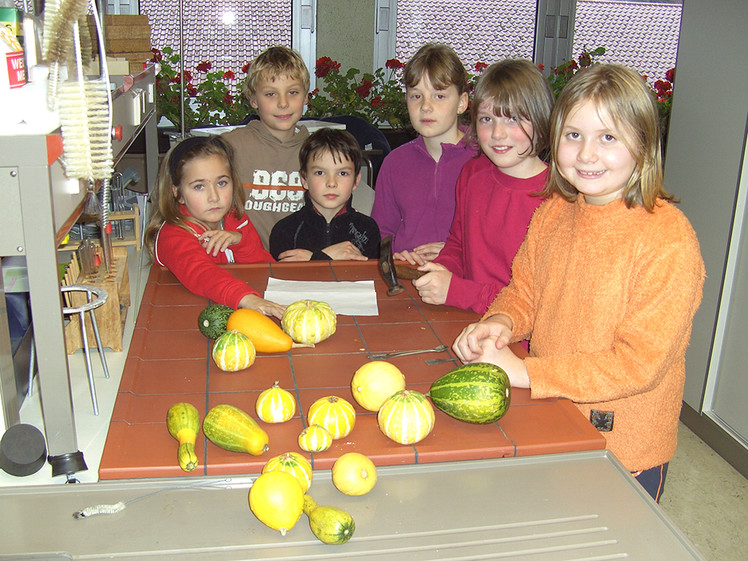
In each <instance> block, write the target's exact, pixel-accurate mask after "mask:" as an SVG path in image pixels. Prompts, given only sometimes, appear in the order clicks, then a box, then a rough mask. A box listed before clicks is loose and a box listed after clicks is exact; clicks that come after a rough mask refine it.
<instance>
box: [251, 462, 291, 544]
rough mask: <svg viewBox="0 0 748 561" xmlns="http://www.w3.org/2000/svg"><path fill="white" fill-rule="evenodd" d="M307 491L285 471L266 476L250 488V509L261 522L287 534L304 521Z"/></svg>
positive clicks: (265, 474)
mask: <svg viewBox="0 0 748 561" xmlns="http://www.w3.org/2000/svg"><path fill="white" fill-rule="evenodd" d="M303 507H304V491H302V490H301V485H299V482H298V481H296V478H295V477H294V476H293V475H291V474H290V473H287V472H285V471H270V472H268V473H263V474H262V475H260V476H259V477H258V478H257V479H255V480H254V482H253V483H252V487H250V489H249V508H250V509H251V510H252V513H253V514H254V515H255V516H256V517H257V518H258V519H259V521H260V522H262V523H263V524H265V525H266V526H268V527H270V528H272V529H273V530H278V531H279V532H280V533H281V535H282V536H285V535H286V532H288V531H289V530H290V529H291V528H293V527H294V526H295V525H296V522H298V521H299V518H301V512H302V509H303Z"/></svg>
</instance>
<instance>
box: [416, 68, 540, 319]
mask: <svg viewBox="0 0 748 561" xmlns="http://www.w3.org/2000/svg"><path fill="white" fill-rule="evenodd" d="M552 106H553V94H552V93H551V90H550V87H549V86H548V82H547V81H546V80H545V78H544V77H543V75H542V74H541V72H540V70H538V68H537V67H536V66H535V65H534V64H533V63H532V62H530V61H528V60H505V61H502V62H497V63H494V64H492V65H491V66H489V67H488V68H487V69H486V71H485V72H484V73H483V75H482V76H481V78H480V80H479V82H478V85H477V86H476V89H475V97H474V99H473V105H472V109H471V121H472V129H473V131H472V132H473V135H474V136H475V137H477V139H478V144H479V145H480V148H481V151H482V154H481V155H480V156H479V157H478V158H474V159H472V160H470V161H468V162H467V163H466V164H465V166H464V167H463V168H462V172H461V174H460V177H459V179H458V180H457V189H456V198H457V201H456V208H455V215H454V218H453V220H452V225H451V227H450V230H449V236H448V237H447V241H446V244H445V246H444V248H443V249H442V250H441V252H440V253H439V256H438V257H437V258H436V259H435V260H434V261H433V262H432V263H426V264H424V265H422V266H420V267H419V269H420V270H422V271H427V272H428V274H426V275H424V276H423V277H421V278H420V279H418V280H415V281H413V285H414V286H415V287H416V288H417V289H418V293H419V295H420V296H421V299H422V300H423V301H424V302H426V303H428V304H447V305H450V306H456V307H458V308H463V309H472V310H474V311H476V312H478V313H483V312H485V311H486V308H488V305H489V304H490V303H491V301H492V300H493V299H494V298H495V297H496V294H498V292H499V290H501V289H502V288H503V287H504V286H506V284H507V283H508V282H509V279H510V276H511V265H512V260H513V259H514V255H515V253H516V252H517V249H518V248H519V246H520V244H521V243H522V240H523V239H524V237H525V234H526V232H527V225H528V223H529V222H530V218H531V216H532V214H533V212H534V211H535V209H536V208H537V207H538V205H540V203H541V202H542V198H541V197H540V196H538V195H539V193H540V191H542V190H543V187H544V186H545V179H546V171H547V165H546V163H545V162H544V161H543V160H542V159H541V155H543V153H544V152H545V151H547V148H548V138H549V130H550V125H549V123H550V121H549V118H550V114H551V108H552Z"/></svg>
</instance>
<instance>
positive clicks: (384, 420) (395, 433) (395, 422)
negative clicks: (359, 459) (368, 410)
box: [377, 390, 434, 444]
mask: <svg viewBox="0 0 748 561" xmlns="http://www.w3.org/2000/svg"><path fill="white" fill-rule="evenodd" d="M377 422H378V423H379V429H380V430H381V431H382V432H383V433H384V434H385V435H386V436H387V437H388V438H391V439H392V440H394V441H395V442H399V443H400V444H415V443H416V442H420V441H421V440H423V439H424V438H426V437H427V436H428V435H429V433H430V432H431V431H432V430H433V428H434V407H433V406H432V405H431V402H430V401H429V400H428V399H427V398H426V396H425V395H423V394H422V393H420V392H417V391H415V390H402V391H399V392H397V393H395V394H393V395H391V396H390V397H388V398H387V401H385V402H384V403H383V404H382V408H381V409H380V410H379V413H377Z"/></svg>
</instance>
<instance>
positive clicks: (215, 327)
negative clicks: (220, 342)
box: [197, 304, 234, 339]
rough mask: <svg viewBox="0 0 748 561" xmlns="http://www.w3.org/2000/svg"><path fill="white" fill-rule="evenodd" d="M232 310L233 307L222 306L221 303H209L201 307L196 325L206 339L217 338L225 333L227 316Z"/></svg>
mask: <svg viewBox="0 0 748 561" xmlns="http://www.w3.org/2000/svg"><path fill="white" fill-rule="evenodd" d="M233 312H234V308H231V307H229V306H224V305H223V304H210V305H209V306H206V307H205V308H203V311H201V312H200V315H199V316H197V326H198V328H199V329H200V333H202V334H203V335H205V336H206V337H207V338H208V339H218V338H219V337H220V336H221V335H223V334H224V333H226V324H227V323H228V321H229V316H230V315H231V314H232V313H233Z"/></svg>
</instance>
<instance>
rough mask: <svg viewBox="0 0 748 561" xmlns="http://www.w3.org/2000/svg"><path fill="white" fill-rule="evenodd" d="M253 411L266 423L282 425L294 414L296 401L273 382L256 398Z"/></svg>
mask: <svg viewBox="0 0 748 561" xmlns="http://www.w3.org/2000/svg"><path fill="white" fill-rule="evenodd" d="M255 410H256V411H257V416H258V417H259V418H260V419H262V420H263V421H265V422H266V423H284V422H285V421H288V420H289V419H290V418H291V417H293V416H294V413H296V399H295V398H294V396H293V394H292V393H291V392H289V391H287V390H284V389H283V388H281V387H280V386H279V385H278V382H275V383H274V384H273V385H272V387H270V388H268V389H266V390H265V391H264V392H262V393H261V394H260V395H259V396H258V397H257V402H256V403H255Z"/></svg>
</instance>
